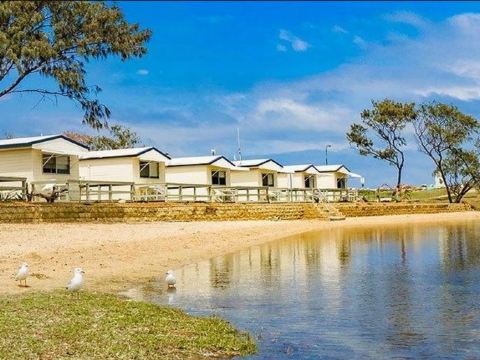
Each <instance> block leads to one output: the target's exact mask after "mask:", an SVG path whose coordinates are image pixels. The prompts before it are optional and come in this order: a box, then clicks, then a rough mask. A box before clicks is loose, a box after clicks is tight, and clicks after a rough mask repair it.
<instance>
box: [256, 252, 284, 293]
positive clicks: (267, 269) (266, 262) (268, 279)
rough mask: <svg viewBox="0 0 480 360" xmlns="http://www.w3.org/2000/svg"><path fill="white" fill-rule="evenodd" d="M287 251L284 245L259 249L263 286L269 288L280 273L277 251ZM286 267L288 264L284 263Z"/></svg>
mask: <svg viewBox="0 0 480 360" xmlns="http://www.w3.org/2000/svg"><path fill="white" fill-rule="evenodd" d="M285 248H286V249H288V246H287V247H286V246H285V245H284V244H282V243H280V244H276V243H274V244H267V245H264V246H262V247H261V248H260V272H261V278H262V280H263V282H264V284H265V285H267V286H269V285H271V284H273V283H274V282H275V281H276V277H277V275H278V274H279V273H280V259H279V258H280V256H279V251H280V249H282V250H283V251H284V250H286V249H285ZM285 266H288V262H286V263H285Z"/></svg>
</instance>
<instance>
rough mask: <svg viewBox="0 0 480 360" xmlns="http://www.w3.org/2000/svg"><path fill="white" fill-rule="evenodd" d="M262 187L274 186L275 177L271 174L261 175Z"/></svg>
mask: <svg viewBox="0 0 480 360" xmlns="http://www.w3.org/2000/svg"><path fill="white" fill-rule="evenodd" d="M262 186H270V187H273V186H275V177H274V176H273V174H272V173H268V174H262Z"/></svg>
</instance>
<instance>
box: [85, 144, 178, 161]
mask: <svg viewBox="0 0 480 360" xmlns="http://www.w3.org/2000/svg"><path fill="white" fill-rule="evenodd" d="M149 151H155V152H157V153H159V154H160V155H162V156H164V157H166V158H167V159H170V157H169V156H168V155H167V154H165V153H163V152H161V151H160V150H158V149H157V148H155V147H153V146H148V147H140V148H128V149H115V150H97V151H89V152H88V153H85V154H82V155H80V160H93V159H111V158H120V157H135V156H140V155H142V154H145V153H146V152H149Z"/></svg>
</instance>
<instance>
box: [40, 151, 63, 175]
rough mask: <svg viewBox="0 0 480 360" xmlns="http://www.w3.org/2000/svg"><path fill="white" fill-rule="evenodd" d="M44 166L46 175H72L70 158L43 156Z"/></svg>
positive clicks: (52, 155) (51, 155)
mask: <svg viewBox="0 0 480 360" xmlns="http://www.w3.org/2000/svg"><path fill="white" fill-rule="evenodd" d="M42 164H43V166H42V170H43V172H44V173H46V174H70V156H66V155H54V154H43V155H42Z"/></svg>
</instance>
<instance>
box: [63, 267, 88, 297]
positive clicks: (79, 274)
mask: <svg viewBox="0 0 480 360" xmlns="http://www.w3.org/2000/svg"><path fill="white" fill-rule="evenodd" d="M83 274H85V271H83V270H82V268H75V269H74V270H73V278H72V280H70V282H69V283H68V285H67V290H68V291H71V292H77V291H79V290H80V289H81V288H82V287H83Z"/></svg>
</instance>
